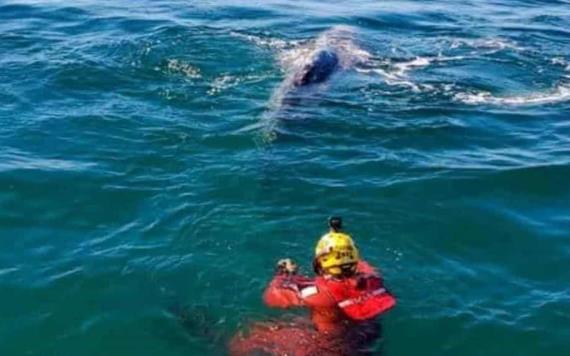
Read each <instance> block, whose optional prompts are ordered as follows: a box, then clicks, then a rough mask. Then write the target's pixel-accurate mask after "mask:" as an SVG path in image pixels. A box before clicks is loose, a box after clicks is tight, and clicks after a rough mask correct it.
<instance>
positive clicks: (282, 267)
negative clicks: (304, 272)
mask: <svg viewBox="0 0 570 356" xmlns="http://www.w3.org/2000/svg"><path fill="white" fill-rule="evenodd" d="M298 270H299V267H298V266H297V264H296V263H295V262H293V260H292V259H290V258H284V259H281V260H279V261H277V266H276V271H277V274H283V275H287V276H291V275H295V274H297V271H298Z"/></svg>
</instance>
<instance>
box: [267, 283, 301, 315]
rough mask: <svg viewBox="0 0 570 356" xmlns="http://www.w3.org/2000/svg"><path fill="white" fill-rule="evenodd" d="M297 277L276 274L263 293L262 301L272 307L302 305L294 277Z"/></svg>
mask: <svg viewBox="0 0 570 356" xmlns="http://www.w3.org/2000/svg"><path fill="white" fill-rule="evenodd" d="M297 278H299V277H295V276H287V275H276V276H275V277H273V280H272V281H271V282H270V283H269V286H268V287H267V289H265V292H264V293H263V301H264V302H265V304H266V305H267V306H270V307H273V308H290V307H294V306H301V305H303V300H302V299H301V296H300V294H299V289H298V286H297V284H296V283H295V279H297Z"/></svg>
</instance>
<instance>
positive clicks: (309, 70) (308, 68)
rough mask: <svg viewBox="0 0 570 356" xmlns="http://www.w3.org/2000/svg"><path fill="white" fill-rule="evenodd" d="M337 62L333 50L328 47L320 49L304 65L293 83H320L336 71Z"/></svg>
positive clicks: (300, 84)
mask: <svg viewBox="0 0 570 356" xmlns="http://www.w3.org/2000/svg"><path fill="white" fill-rule="evenodd" d="M338 64H339V59H338V55H337V54H336V53H335V52H334V51H332V50H330V49H324V50H320V51H318V52H316V53H315V54H314V55H313V58H312V60H311V61H310V62H309V63H307V64H306V65H305V67H304V68H303V71H302V72H301V75H300V76H299V77H298V78H296V79H295V80H294V83H293V84H294V85H295V86H297V87H298V86H305V85H309V84H316V83H322V82H324V81H325V80H327V79H328V78H329V77H330V76H331V75H332V74H333V73H334V72H335V71H336V69H337V68H338Z"/></svg>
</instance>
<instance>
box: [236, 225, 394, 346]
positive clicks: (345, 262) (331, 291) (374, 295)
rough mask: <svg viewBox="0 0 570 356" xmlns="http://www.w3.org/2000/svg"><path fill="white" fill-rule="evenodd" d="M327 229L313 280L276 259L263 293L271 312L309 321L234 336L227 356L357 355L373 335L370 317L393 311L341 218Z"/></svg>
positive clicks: (374, 326)
mask: <svg viewBox="0 0 570 356" xmlns="http://www.w3.org/2000/svg"><path fill="white" fill-rule="evenodd" d="M329 228H330V231H329V232H328V233H327V234H325V235H324V236H322V237H321V239H320V240H319V242H318V243H317V247H316V250H315V258H314V262H313V267H314V270H315V273H316V276H315V277H313V278H310V277H306V276H301V275H299V274H298V268H297V264H296V263H294V262H293V261H292V260H290V259H283V260H280V261H279V262H278V264H277V268H276V274H275V276H274V277H273V279H272V280H271V282H270V283H269V286H268V287H267V289H266V290H265V292H264V295H263V299H264V302H265V304H267V305H268V306H270V307H275V308H290V307H306V308H308V309H309V310H310V315H311V322H310V323H307V322H305V323H303V322H297V323H285V324H283V323H281V324H280V323H275V324H273V325H269V324H263V325H261V326H255V327H253V328H252V330H251V331H250V333H249V335H248V336H247V337H239V336H238V337H236V338H234V340H232V344H231V347H230V350H231V354H232V355H254V354H259V353H260V352H261V354H267V355H283V354H288V355H289V354H290V355H320V354H323V353H326V354H328V355H363V354H366V353H367V351H366V349H367V348H369V347H370V346H371V344H373V342H374V341H375V340H376V339H377V338H378V336H379V326H378V325H377V324H376V323H374V319H375V318H376V317H378V316H379V315H381V314H383V313H384V312H386V311H388V310H390V309H391V308H393V307H394V306H395V304H396V299H395V298H394V296H393V295H392V294H391V293H390V292H389V291H388V290H386V288H385V287H384V283H383V280H382V278H381V276H380V274H379V273H378V272H377V270H376V269H375V268H373V267H372V266H371V265H369V264H368V263H367V262H365V261H364V260H362V259H361V258H360V255H359V251H358V249H357V248H356V245H355V243H354V241H353V240H352V237H351V236H350V235H348V234H347V233H345V232H343V231H342V219H341V218H340V217H332V218H330V219H329Z"/></svg>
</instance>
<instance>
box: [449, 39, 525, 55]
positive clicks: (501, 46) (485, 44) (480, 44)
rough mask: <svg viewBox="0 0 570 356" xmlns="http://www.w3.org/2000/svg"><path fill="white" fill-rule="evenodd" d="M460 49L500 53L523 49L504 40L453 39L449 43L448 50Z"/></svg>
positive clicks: (514, 43) (512, 42)
mask: <svg viewBox="0 0 570 356" xmlns="http://www.w3.org/2000/svg"><path fill="white" fill-rule="evenodd" d="M460 47H471V48H476V49H487V50H493V51H494V52H496V51H502V50H505V49H510V50H513V51H522V50H524V47H521V46H519V45H518V44H517V43H516V42H514V41H511V40H508V39H505V38H500V37H497V38H478V39H454V40H453V41H452V42H451V45H450V48H451V49H456V48H460Z"/></svg>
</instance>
